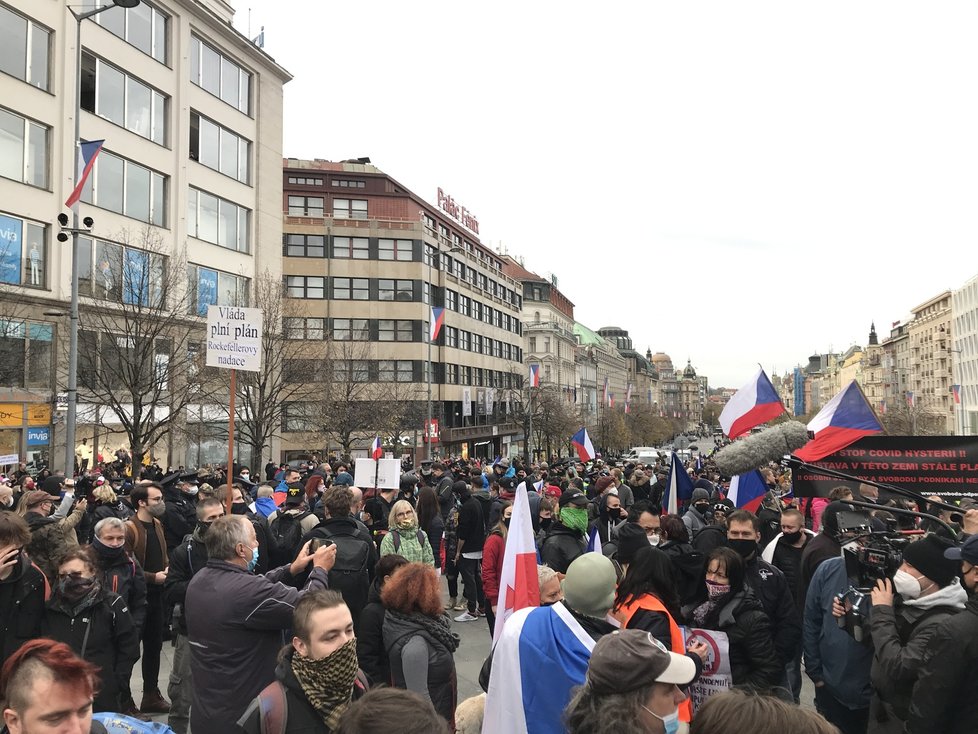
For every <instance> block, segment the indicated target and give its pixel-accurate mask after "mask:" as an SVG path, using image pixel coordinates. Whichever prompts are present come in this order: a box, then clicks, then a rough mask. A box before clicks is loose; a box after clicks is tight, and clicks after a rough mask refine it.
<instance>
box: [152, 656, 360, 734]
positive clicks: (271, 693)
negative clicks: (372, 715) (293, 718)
mask: <svg viewBox="0 0 978 734" xmlns="http://www.w3.org/2000/svg"><path fill="white" fill-rule="evenodd" d="M369 687H370V684H369V683H368V682H367V678H366V676H365V675H364V673H363V671H362V670H359V669H358V670H357V677H356V679H355V680H354V681H353V699H352V700H353V701H356V700H357V699H358V698H360V697H361V696H363V694H364V693H366V692H367V689H368V688H369ZM256 707H257V709H258V717H259V718H258V722H259V729H258V731H259V732H261V734H285V732H286V729H287V728H288V724H289V700H288V698H287V697H286V695H285V686H283V685H282V683H281V682H280V681H274V682H272V683H269V684H268V685H267V686H266V687H265V688H264V690H262V692H261V693H259V694H258V697H257V698H256V699H255V700H254V701H253V702H252V704H251V705H250V706H249V707H248V708H247V710H246V711H245V712H244V714H243V715H242V717H241V718H240V719H239V720H238V726H244V723H245V722H246V721H247V720H248V719H249V717H250V716H251V713H252V711H253V710H254V709H255V708H256ZM168 731H169V730H168V729H165V730H162V731H161V732H160V734H166V732H168Z"/></svg>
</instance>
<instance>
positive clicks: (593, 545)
mask: <svg viewBox="0 0 978 734" xmlns="http://www.w3.org/2000/svg"><path fill="white" fill-rule="evenodd" d="M585 553H601V533H599V532H598V526H597V525H595V526H594V527H593V528H591V531H590V532H589V533H588V534H587V549H586V550H585Z"/></svg>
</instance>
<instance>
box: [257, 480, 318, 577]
mask: <svg viewBox="0 0 978 734" xmlns="http://www.w3.org/2000/svg"><path fill="white" fill-rule="evenodd" d="M318 524H319V518H318V517H316V516H315V515H314V514H313V513H312V512H310V511H309V507H308V506H307V505H306V493H305V488H304V487H303V486H302V483H301V482H293V483H292V484H290V485H289V486H288V488H287V489H286V493H285V504H284V505H283V507H282V509H281V510H276V511H275V512H273V513H272V514H271V515H269V516H268V530H269V537H270V538H271V540H272V543H271V546H272V548H271V550H272V552H271V554H270V555H271V559H270V560H271V567H272V568H278V567H279V566H284V565H286V564H288V563H291V562H292V559H293V558H295V556H296V554H297V553H298V552H299V549H300V548H301V547H302V545H303V542H304V541H303V538H306V537H307V536H308V535H309V533H310V532H311V531H312V529H313V528H314V527H316V525H318Z"/></svg>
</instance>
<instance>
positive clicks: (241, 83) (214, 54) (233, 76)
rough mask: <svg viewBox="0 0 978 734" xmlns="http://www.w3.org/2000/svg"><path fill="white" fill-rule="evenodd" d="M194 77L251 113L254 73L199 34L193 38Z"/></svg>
mask: <svg viewBox="0 0 978 734" xmlns="http://www.w3.org/2000/svg"><path fill="white" fill-rule="evenodd" d="M190 81H192V82H193V83H194V84H196V85H197V86H198V87H200V88H201V89H203V90H205V91H207V92H210V93H211V94H213V95H214V96H215V97H219V98H220V99H222V100H224V101H225V102H227V103H228V104H229V105H231V106H232V107H234V108H235V109H237V110H239V111H241V112H243V113H245V114H246V115H247V114H250V111H251V110H250V104H249V100H250V92H251V74H250V73H248V72H247V71H245V70H244V69H242V68H241V67H240V66H238V65H237V64H236V63H234V62H233V61H231V59H229V58H227V57H226V56H224V55H223V54H222V53H221V52H220V51H217V50H216V49H214V48H212V47H211V46H210V45H208V44H207V43H205V42H204V41H201V40H200V39H199V38H197V37H196V36H192V37H191V39H190Z"/></svg>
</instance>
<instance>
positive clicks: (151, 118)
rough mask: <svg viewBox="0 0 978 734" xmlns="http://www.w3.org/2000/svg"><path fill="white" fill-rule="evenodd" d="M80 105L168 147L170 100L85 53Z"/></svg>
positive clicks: (83, 56) (134, 78)
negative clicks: (167, 122)
mask: <svg viewBox="0 0 978 734" xmlns="http://www.w3.org/2000/svg"><path fill="white" fill-rule="evenodd" d="M79 102H80V104H81V108H82V109H83V110H87V111H88V112H91V113H93V114H95V115H98V116H99V117H102V118H105V119H106V120H108V121H109V122H114V123H115V124H116V125H119V126H121V127H124V128H126V130H128V131H129V132H133V133H136V135H139V136H141V137H144V138H146V139H147V140H152V141H153V142H154V143H156V144H157V145H165V144H166V105H167V98H166V97H164V96H163V94H162V93H161V92H158V91H156V90H155V89H153V88H152V87H150V86H148V85H146V84H144V83H143V82H141V81H140V80H139V79H136V77H133V76H129V75H128V74H126V73H125V72H124V71H121V70H120V69H117V68H116V67H114V66H112V65H111V64H107V63H105V62H104V61H102V59H98V58H95V57H94V56H92V55H91V54H90V53H87V52H86V53H82V67H81V97H80V98H79ZM191 146H193V143H191Z"/></svg>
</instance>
